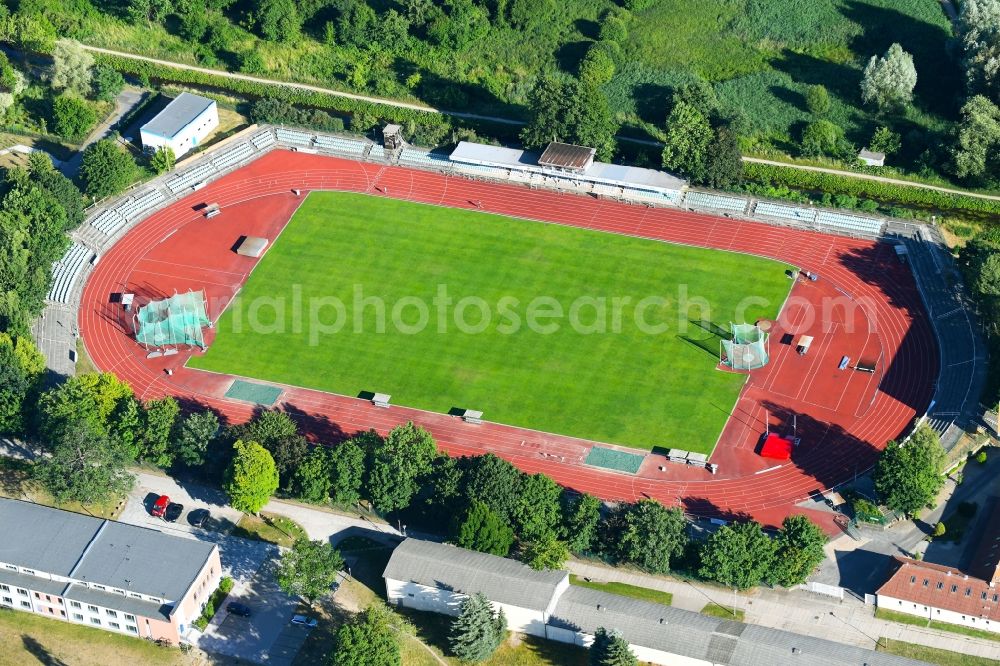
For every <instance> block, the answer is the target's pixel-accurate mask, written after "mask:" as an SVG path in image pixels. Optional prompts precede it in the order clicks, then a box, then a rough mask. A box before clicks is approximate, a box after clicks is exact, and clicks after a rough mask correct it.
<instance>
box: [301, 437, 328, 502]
mask: <svg viewBox="0 0 1000 666" xmlns="http://www.w3.org/2000/svg"><path fill="white" fill-rule="evenodd" d="M330 467H331V465H330V456H329V452H328V451H327V449H326V448H324V447H322V446H316V447H313V448H312V449H311V450H310V451H309V453H307V454H306V457H305V458H304V459H303V460H302V462H301V463H299V465H298V467H296V469H295V472H294V474H293V481H292V491H293V492H294V493H295V495H296V496H297V497H301V498H302V499H304V500H305V501H307V502H317V503H318V502H325V501H326V500H328V499H330V487H331V485H332V483H333V482H332V479H331V478H330V472H331V470H330Z"/></svg>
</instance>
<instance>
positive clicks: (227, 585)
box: [219, 576, 236, 594]
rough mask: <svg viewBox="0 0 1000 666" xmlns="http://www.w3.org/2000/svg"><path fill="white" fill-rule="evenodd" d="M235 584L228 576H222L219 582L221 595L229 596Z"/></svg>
mask: <svg viewBox="0 0 1000 666" xmlns="http://www.w3.org/2000/svg"><path fill="white" fill-rule="evenodd" d="M235 584H236V583H235V581H233V579H232V578H230V577H229V576H223V578H222V580H220V581H219V591H220V592H222V593H223V594H229V593H230V592H232V591H233V585H235Z"/></svg>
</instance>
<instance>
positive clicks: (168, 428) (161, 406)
mask: <svg viewBox="0 0 1000 666" xmlns="http://www.w3.org/2000/svg"><path fill="white" fill-rule="evenodd" d="M180 412H181V408H180V406H179V405H178V404H177V401H176V400H174V399H173V398H172V397H170V396H167V397H165V398H161V399H159V400H151V401H149V402H148V403H146V408H145V410H143V424H142V434H141V441H140V442H139V458H141V459H142V460H145V461H147V462H150V463H152V464H154V465H157V466H158V467H169V466H170V464H171V463H172V462H173V461H174V455H173V451H172V449H171V447H170V435H171V433H172V432H173V430H174V424H175V423H176V422H177V417H178V416H179V415H180Z"/></svg>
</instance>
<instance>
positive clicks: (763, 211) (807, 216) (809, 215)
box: [754, 201, 816, 222]
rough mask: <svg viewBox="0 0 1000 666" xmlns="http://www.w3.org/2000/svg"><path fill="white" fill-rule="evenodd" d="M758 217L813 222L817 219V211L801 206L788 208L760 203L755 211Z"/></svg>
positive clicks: (769, 203) (766, 202)
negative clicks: (764, 216)
mask: <svg viewBox="0 0 1000 666" xmlns="http://www.w3.org/2000/svg"><path fill="white" fill-rule="evenodd" d="M754 212H755V213H756V214H757V215H766V216H768V217H780V218H782V219H786V220H795V221H796V222H812V221H813V220H814V219H815V218H816V211H815V209H813V208H802V207H800V206H786V205H784V204H777V203H771V202H769V201H760V202H758V203H757V207H756V208H755V209H754Z"/></svg>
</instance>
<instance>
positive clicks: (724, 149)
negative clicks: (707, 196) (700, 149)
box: [701, 127, 743, 189]
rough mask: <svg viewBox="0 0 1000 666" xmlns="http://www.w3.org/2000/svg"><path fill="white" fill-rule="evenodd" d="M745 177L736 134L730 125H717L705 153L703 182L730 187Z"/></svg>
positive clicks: (712, 185)
mask: <svg viewBox="0 0 1000 666" xmlns="http://www.w3.org/2000/svg"><path fill="white" fill-rule="evenodd" d="M742 179H743V155H742V154H741V153H740V144H739V141H738V140H737V139H736V134H735V133H734V132H733V131H732V130H730V129H729V128H728V127H717V128H716V129H715V137H714V138H713V139H712V143H711V144H709V146H708V152H707V153H706V155H705V172H704V175H703V177H702V180H701V182H702V183H703V184H705V185H708V186H709V187H714V188H722V189H724V188H728V187H732V186H733V185H735V184H737V183H739V182H740V181H741V180H742Z"/></svg>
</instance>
